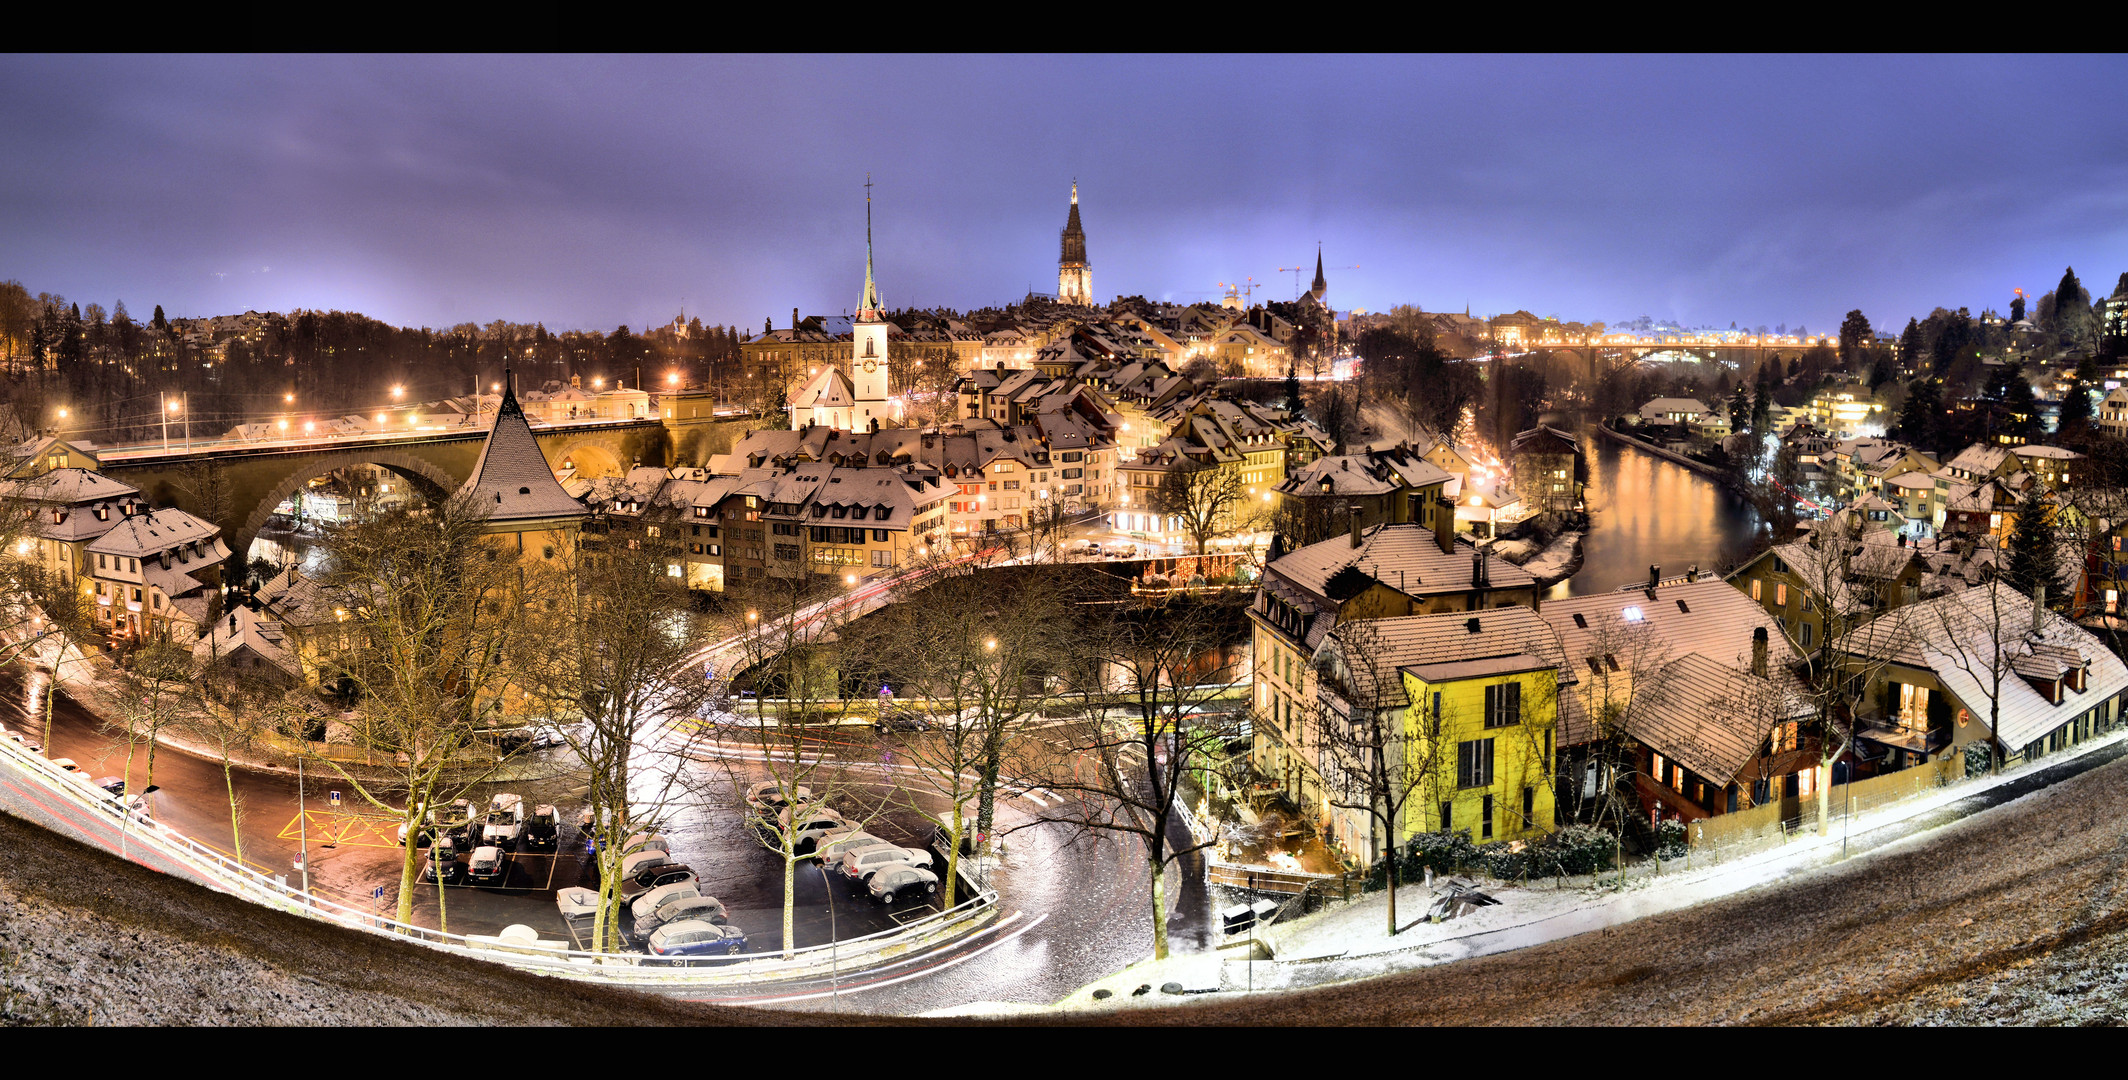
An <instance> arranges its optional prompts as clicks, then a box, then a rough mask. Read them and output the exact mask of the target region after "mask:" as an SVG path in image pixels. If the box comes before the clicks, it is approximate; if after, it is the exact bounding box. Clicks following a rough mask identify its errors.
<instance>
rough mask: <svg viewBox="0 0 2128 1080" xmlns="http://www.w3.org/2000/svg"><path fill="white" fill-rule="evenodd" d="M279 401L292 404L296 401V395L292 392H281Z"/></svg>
mask: <svg viewBox="0 0 2128 1080" xmlns="http://www.w3.org/2000/svg"><path fill="white" fill-rule="evenodd" d="M281 401H282V403H283V404H287V405H293V404H295V403H296V396H295V395H294V394H282V395H281Z"/></svg>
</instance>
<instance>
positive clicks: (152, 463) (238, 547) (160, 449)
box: [97, 413, 755, 559]
mask: <svg viewBox="0 0 2128 1080" xmlns="http://www.w3.org/2000/svg"><path fill="white" fill-rule="evenodd" d="M490 422H492V421H490ZM754 424H755V421H754V419H753V418H752V417H750V416H748V415H745V414H743V413H741V414H736V415H733V414H726V415H721V416H715V415H713V416H707V417H701V418H687V419H676V420H666V419H659V418H656V417H652V418H649V419H628V420H581V421H569V422H563V423H559V424H540V425H536V426H534V427H533V429H532V434H533V437H534V438H535V439H537V440H538V442H539V448H540V451H541V452H542V453H544V454H545V455H546V457H547V463H548V465H549V466H550V467H552V468H554V469H555V471H556V472H560V471H562V470H563V469H564V468H568V469H573V470H575V472H576V474H577V475H578V476H583V477H600V476H619V475H621V474H623V473H625V472H627V471H628V469H629V468H630V467H632V466H634V465H635V464H637V463H641V464H645V465H658V466H665V465H669V464H672V462H671V461H670V460H669V459H668V443H667V442H666V439H665V438H664V435H665V434H666V433H668V432H669V433H670V434H671V436H672V443H671V444H670V445H671V446H673V447H679V446H680V445H681V444H682V440H683V438H692V440H693V441H692V443H691V446H690V453H689V457H690V458H691V459H693V460H695V461H707V460H708V459H709V457H710V456H711V455H715V454H725V453H730V452H731V448H732V444H733V443H734V442H736V441H738V439H739V437H740V436H741V435H743V434H745V432H746V431H747V430H748V429H749V428H751V427H752V426H754ZM487 437H488V424H486V423H482V424H462V425H454V426H451V427H447V428H432V429H430V430H426V431H422V430H414V431H403V432H381V431H380V432H369V433H360V434H347V435H331V436H315V437H308V436H307V437H303V438H294V439H264V440H253V441H246V440H241V439H215V440H210V441H202V440H197V439H195V440H193V441H192V443H191V445H190V446H186V445H184V444H183V443H182V442H176V441H173V442H172V443H171V444H170V446H169V447H168V448H167V449H165V448H164V446H163V444H162V443H161V442H160V441H158V442H156V443H153V444H150V445H141V446H115V447H108V448H99V450H98V453H97V458H98V459H99V460H100V461H101V462H102V465H101V468H100V470H99V471H101V472H103V473H104V474H105V475H107V476H110V477H111V478H113V479H116V480H121V481H124V482H125V483H128V484H131V485H133V486H134V487H136V488H139V489H140V491H141V494H142V496H143V497H145V498H146V499H147V500H148V501H149V503H150V505H154V506H176V507H178V508H179V509H181V510H184V511H186V512H188V513H193V514H198V515H199V516H201V517H203V518H207V519H208V520H211V521H213V522H214V523H215V524H217V525H220V526H221V527H222V535H223V536H224V538H225V539H226V540H227V541H228V543H229V549H230V550H231V551H232V552H234V553H236V556H237V558H239V559H245V558H249V557H250V554H249V553H250V550H251V542H252V540H253V539H255V538H256V537H257V536H258V534H259V530H261V529H263V528H265V527H266V523H267V522H268V521H269V520H271V519H272V517H273V512H274V508H275V507H277V506H279V505H280V504H281V503H282V502H283V501H285V500H287V499H289V498H291V497H293V496H295V495H297V494H298V493H300V492H301V491H302V490H303V488H304V486H305V484H307V483H308V482H309V480H310V479H311V478H312V477H316V476H323V475H325V474H326V473H329V472H332V471H333V470H335V469H343V468H347V467H349V466H354V465H374V466H377V467H379V468H382V469H386V470H389V471H390V472H392V473H394V474H395V475H397V476H400V477H402V478H404V479H405V480H406V482H407V483H409V484H411V485H412V486H413V487H414V488H415V489H416V490H417V491H420V492H421V493H423V494H424V495H428V496H432V497H433V496H439V495H445V494H448V493H450V492H452V491H455V490H457V489H458V487H459V486H460V485H462V484H464V483H465V481H466V478H467V477H469V476H471V475H472V473H473V465H474V463H475V462H477V461H478V460H480V449H481V447H482V446H483V445H484V444H485V443H486V442H487Z"/></svg>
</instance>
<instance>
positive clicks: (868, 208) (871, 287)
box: [857, 173, 881, 322]
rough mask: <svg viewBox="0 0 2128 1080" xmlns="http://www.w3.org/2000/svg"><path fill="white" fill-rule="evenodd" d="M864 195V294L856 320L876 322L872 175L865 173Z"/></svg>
mask: <svg viewBox="0 0 2128 1080" xmlns="http://www.w3.org/2000/svg"><path fill="white" fill-rule="evenodd" d="M864 186H865V196H864V296H863V297H862V298H860V299H859V300H858V301H857V321H858V322H878V321H879V320H880V318H881V316H880V311H881V304H880V302H879V286H877V285H875V284H873V283H872V176H871V174H870V173H867V174H865V182H864Z"/></svg>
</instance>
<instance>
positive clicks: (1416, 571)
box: [1268, 523, 1537, 598]
mask: <svg viewBox="0 0 2128 1080" xmlns="http://www.w3.org/2000/svg"><path fill="white" fill-rule="evenodd" d="M1451 548H1452V550H1451V551H1449V552H1445V553H1444V552H1443V551H1442V550H1441V548H1440V545H1439V543H1438V542H1437V541H1436V540H1435V539H1434V533H1433V530H1432V529H1429V528H1427V527H1425V526H1423V525H1414V524H1409V523H1406V524H1388V525H1377V526H1375V527H1374V528H1372V529H1369V530H1367V532H1366V533H1365V535H1363V536H1362V537H1361V540H1360V546H1359V547H1356V548H1355V547H1353V546H1352V541H1351V538H1350V537H1349V536H1334V537H1331V538H1330V539H1328V540H1324V541H1321V542H1320V543H1314V544H1309V545H1308V546H1307V547H1304V548H1301V549H1299V550H1297V551H1294V552H1292V553H1290V554H1288V555H1286V556H1284V557H1283V558H1280V559H1279V560H1277V561H1276V562H1273V563H1272V564H1271V565H1270V566H1269V567H1268V569H1269V570H1271V571H1273V572H1275V573H1276V574H1278V575H1279V576H1280V577H1283V578H1285V579H1286V580H1288V581H1291V582H1292V583H1293V584H1295V585H1298V586H1300V587H1301V588H1304V589H1307V590H1308V591H1310V592H1312V593H1314V594H1315V595H1317V596H1321V597H1326V598H1327V597H1328V596H1329V593H1328V591H1327V589H1328V586H1329V582H1330V579H1331V578H1333V577H1335V576H1337V574H1338V573H1339V572H1340V571H1343V570H1345V569H1347V568H1348V567H1349V568H1356V569H1358V570H1359V571H1360V572H1361V573H1363V574H1366V575H1367V576H1369V577H1371V578H1373V579H1374V580H1376V581H1379V582H1381V583H1382V584H1384V585H1387V586H1389V587H1390V588H1392V589H1395V590H1397V591H1399V592H1402V593H1404V594H1405V595H1407V596H1413V597H1423V596H1432V595H1436V594H1440V593H1460V592H1467V591H1469V590H1470V589H1471V588H1472V584H1471V567H1472V563H1473V556H1475V555H1477V554H1478V549H1477V548H1475V547H1473V546H1471V545H1470V544H1469V543H1466V542H1464V541H1462V540H1456V541H1454V542H1453V544H1452V545H1451ZM1484 558H1485V565H1486V574H1487V578H1488V581H1487V586H1486V587H1487V588H1489V589H1527V588H1530V587H1532V586H1534V585H1535V584H1536V583H1537V579H1535V578H1533V577H1531V576H1530V575H1529V572H1528V571H1526V570H1524V569H1522V568H1521V567H1519V566H1516V565H1515V564H1514V563H1511V562H1508V561H1507V560H1506V559H1502V558H1499V557H1498V556H1494V555H1486V556H1484Z"/></svg>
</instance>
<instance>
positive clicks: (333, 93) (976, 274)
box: [0, 56, 2128, 332]
mask: <svg viewBox="0 0 2128 1080" xmlns="http://www.w3.org/2000/svg"><path fill="white" fill-rule="evenodd" d="M9 67H10V71H9V73H8V74H6V75H0V87H4V88H5V91H6V92H5V93H0V100H4V101H5V102H7V104H5V105H0V109H4V110H5V112H4V113H0V115H4V116H6V118H7V119H6V124H7V128H8V130H9V131H10V132H11V133H13V134H15V135H16V137H17V139H18V141H20V142H26V143H34V144H36V145H40V146H43V147H45V148H46V150H45V152H43V153H40V154H37V155H21V156H18V157H17V158H16V159H15V160H14V162H13V163H12V164H10V165H9V166H6V167H5V168H4V170H0V177H4V180H0V183H4V184H5V189H6V191H7V192H8V195H9V197H8V199H7V204H8V206H9V207H10V209H9V210H8V211H7V212H6V216H5V218H4V219H0V220H4V221H5V222H6V227H7V229H8V233H9V235H10V236H11V237H12V238H13V239H14V240H15V243H14V245H13V248H14V250H13V254H14V256H15V258H14V260H12V262H11V265H10V266H8V267H7V268H6V269H5V271H0V272H4V273H6V274H7V275H8V276H11V277H16V278H18V279H20V280H22V281H23V282H24V284H25V285H27V286H28V287H29V288H30V289H31V290H32V291H33V292H35V291H49V292H57V293H61V294H64V295H66V296H68V297H69V298H70V299H74V300H77V301H78V302H82V303H87V302H90V301H95V302H98V303H102V304H105V305H106V306H109V305H110V304H111V303H112V302H113V301H115V300H119V299H123V300H125V301H126V302H127V304H128V306H129V307H131V308H133V309H135V310H136V314H140V315H142V316H144V315H145V312H146V310H147V309H148V308H149V307H151V306H152V305H155V304H161V305H163V306H164V307H165V308H166V310H167V311H169V313H170V314H171V315H173V316H177V315H209V314H220V313H229V312H236V311H242V310H245V309H249V308H256V309H260V310H290V309H294V308H319V309H333V308H337V309H341V310H353V311H361V312H363V313H365V314H369V315H372V316H374V317H377V318H381V319H384V320H386V321H388V322H392V323H395V324H401V325H409V326H418V325H430V326H439V327H440V326H448V325H452V324H455V323H459V322H467V321H472V322H481V323H485V322H488V321H491V320H494V319H505V320H509V321H514V322H534V321H543V322H545V323H546V324H547V325H548V326H549V327H550V328H552V329H556V330H560V329H569V328H582V329H601V330H610V329H611V328H612V327H613V326H614V325H616V324H621V323H626V324H629V325H632V326H638V327H640V326H642V325H644V324H646V323H648V324H653V325H654V324H656V323H660V322H663V321H665V320H667V319H669V318H670V317H671V315H672V314H673V313H674V312H675V311H677V310H678V309H679V308H680V307H681V305H682V304H683V303H684V304H685V306H686V308H687V310H688V312H689V313H690V314H699V315H701V316H702V317H704V319H705V321H708V322H714V323H718V324H726V325H737V326H739V327H740V328H741V329H742V330H748V331H751V330H754V329H757V328H758V327H759V326H760V324H761V322H762V320H763V318H764V317H766V318H771V319H774V320H775V321H776V323H777V325H785V323H786V320H787V318H788V313H789V310H790V308H791V307H793V306H796V307H799V308H801V309H802V311H803V312H804V313H805V314H815V313H830V314H832V313H839V312H842V311H844V310H846V309H848V308H849V307H850V306H851V304H852V303H853V302H854V300H853V298H854V296H855V293H856V291H857V284H856V282H857V275H858V273H859V271H860V267H859V265H858V264H859V263H860V261H861V260H862V257H863V250H862V249H863V212H864V206H863V203H864V199H863V187H862V184H863V182H864V178H865V174H866V173H867V172H868V171H869V172H870V173H871V174H872V175H873V177H874V179H875V181H876V182H877V185H878V186H877V188H876V189H875V190H876V195H877V206H876V208H877V210H878V214H877V253H878V254H877V257H878V267H879V277H880V287H881V290H882V293H883V296H884V299H885V302H886V303H887V304H888V305H889V306H890V307H895V308H899V307H904V306H923V307H934V306H946V307H953V308H960V309H970V308H976V307H981V306H986V305H998V304H1004V303H1008V302H1011V301H1013V300H1016V299H1018V298H1019V297H1020V296H1021V295H1023V294H1024V293H1025V292H1026V291H1028V290H1029V289H1030V288H1032V289H1033V290H1035V291H1038V292H1047V291H1050V290H1052V289H1053V288H1054V278H1053V275H1054V273H1055V260H1056V244H1057V234H1058V231H1059V230H1060V229H1061V227H1062V226H1063V224H1064V218H1065V214H1066V211H1067V208H1068V194H1069V190H1070V186H1071V184H1072V182H1073V181H1074V179H1076V180H1077V181H1078V183H1079V185H1080V188H1081V192H1082V208H1083V212H1084V215H1085V220H1086V233H1087V246H1088V252H1089V262H1090V264H1091V265H1092V267H1093V269H1094V271H1095V272H1096V273H1097V274H1098V275H1099V277H1100V279H1101V280H1100V283H1099V284H1098V286H1097V292H1098V295H1097V299H1099V300H1103V301H1105V300H1106V299H1107V298H1108V297H1110V296H1115V295H1131V294H1142V295H1145V296H1148V297H1149V298H1152V299H1156V300H1172V301H1175V302H1181V303H1189V302H1195V301H1200V300H1216V299H1217V298H1218V296H1219V294H1220V291H1221V290H1220V289H1219V286H1218V283H1220V282H1239V281H1242V280H1243V279H1245V278H1253V279H1254V280H1255V282H1256V285H1257V290H1256V297H1257V298H1258V299H1265V298H1269V299H1290V298H1291V297H1292V296H1293V294H1294V292H1295V291H1296V286H1301V285H1305V280H1302V281H1298V282H1296V281H1294V280H1291V279H1292V278H1293V277H1294V275H1292V274H1290V273H1280V272H1279V270H1280V268H1282V267H1289V266H1295V265H1304V264H1306V265H1312V264H1309V262H1308V260H1309V259H1310V258H1311V257H1312V256H1313V255H1314V254H1315V245H1316V244H1317V243H1318V242H1320V243H1321V244H1322V245H1323V251H1324V253H1325V258H1326V263H1327V265H1328V266H1329V267H1331V268H1332V269H1331V270H1330V272H1329V277H1330V289H1331V295H1332V302H1333V303H1334V304H1335V305H1336V306H1338V307H1339V308H1341V309H1345V308H1352V307H1361V308H1366V309H1370V310H1381V309H1384V308H1386V307H1388V306H1390V305H1392V304H1398V303H1416V304H1419V305H1422V306H1423V307H1425V308H1426V309H1428V310H1455V311H1460V310H1463V309H1464V307H1465V306H1466V305H1468V306H1469V307H1470V308H1471V309H1472V310H1473V311H1475V312H1477V313H1478V314H1481V315H1483V314H1488V313H1504V312H1508V311H1513V310H1516V309H1518V308H1525V309H1528V310H1530V311H1532V312H1534V313H1536V314H1538V315H1551V314H1557V315H1559V316H1561V317H1562V318H1565V319H1568V320H1581V321H1591V320H1603V321H1606V322H1613V323H1615V322H1618V321H1621V320H1625V319H1630V318H1632V317H1634V316H1636V315H1640V314H1648V315H1652V316H1654V317H1655V318H1657V319H1659V320H1660V319H1675V320H1678V321H1681V322H1683V323H1685V324H1686V325H1701V324H1711V325H1717V326H1726V325H1727V324H1728V323H1730V322H1732V321H1734V322H1737V323H1739V324H1740V325H1743V326H1747V327H1748V326H1752V325H1755V324H1765V325H1768V326H1772V325H1778V324H1783V323H1785V324H1787V325H1789V326H1791V327H1793V326H1796V325H1808V326H1810V327H1812V328H1813V329H1815V330H1818V331H1819V332H1825V331H1827V330H1829V329H1831V328H1832V327H1833V326H1834V325H1836V324H1837V321H1838V319H1839V317H1840V316H1841V315H1842V314H1843V313H1844V312H1845V311H1846V310H1848V309H1849V308H1851V307H1860V308H1861V309H1862V310H1863V311H1864V312H1865V313H1867V314H1869V315H1870V317H1871V319H1872V320H1873V321H1874V322H1875V323H1876V324H1877V326H1878V327H1879V329H1895V328H1896V326H1897V325H1900V324H1903V323H1904V321H1905V319H1906V318H1907V317H1909V316H1919V315H1925V314H1926V313H1927V312H1928V311H1929V310H1930V309H1931V308H1933V307H1935V306H1937V305H1944V306H1949V307H1953V308H1955V307H1958V306H1967V307H1970V308H1971V309H1972V310H1974V311H1975V312H1977V311H1979V310H1981V309H1982V308H1983V307H1994V308H1996V309H1997V310H2002V309H2004V308H2006V306H2007V304H2008V301H2009V297H2010V295H2011V290H2012V289H2015V288H2023V289H2025V291H2026V292H2027V293H2028V294H2029V295H2034V296H2036V295H2038V294H2040V293H2043V292H2045V291H2046V290H2047V289H2048V288H2049V287H2051V285H2052V284H2053V282H2054V281H2055V280H2056V279H2058V278H2059V277H2060V275H2061V271H2062V268H2063V267H2064V266H2067V265H2073V266H2076V267H2077V269H2078V272H2079V275H2080V276H2081V277H2082V278H2083V279H2084V281H2085V282H2086V284H2087V287H2089V288H2091V289H2092V291H2093V292H2094V293H2095V294H2097V295H2104V293H2105V292H2108V291H2110V285H2111V282H2112V280H2113V279H2114V277H2115V276H2116V274H2117V273H2118V272H2119V271H2120V270H2121V269H2124V268H2128V230H2124V229H2123V228H2121V227H2119V226H2117V225H2113V224H2111V223H2112V222H2116V221H2119V220H2122V214H2121V213H2120V211H2121V210H2122V209H2124V208H2128V207H2124V206H2123V203H2124V202H2128V195H2122V194H2121V192H2123V191H2128V186H2124V185H2123V184H2122V183H2121V182H2120V181H2121V180H2122V179H2123V177H2124V176H2128V155H2124V153H2123V152H2122V151H2120V150H2119V149H2118V148H2114V147H2110V146H2108V145H2106V144H2104V143H2103V142H2102V141H2100V140H2092V139H2088V138H2082V137H2081V136H2080V135H2079V134H2078V133H2079V132H2080V131H2082V130H2088V129H2089V128H2090V127H2091V126H2092V125H2094V124H2097V123H2101V122H2102V117H2103V116H2104V115H2106V114H2108V113H2110V112H2111V111H2113V110H2115V109H2117V108H2118V107H2119V106H2121V105H2122V104H2124V102H2123V97H2124V91H2123V89H2122V87H2124V86H2128V80H2123V79H2121V78H2120V77H2119V76H2120V75H2121V74H2122V73H2123V64H2122V62H2121V61H2119V60H2118V59H2115V58H2104V57H2092V58H2046V59H2044V60H2033V59H2025V58H1957V57H1954V58H1919V57H1835V58H1748V59H1735V58H1695V57H1662V58H1637V57H1562V58H1547V57H1514V58H1480V57H1452V58H1423V57H1421V58H1325V57H1277V58H1249V59H1234V60H1228V59H1222V58H1203V57H1191V58H1181V59H1175V58H1154V57H1097V58H1083V57H1082V58H1055V57H1030V58H1006V59H998V58H988V57H911V56H904V57H892V58H886V59H884V60H881V61H879V62H878V64H877V65H874V66H870V67H868V68H867V69H866V71H867V72H869V73H870V74H868V75H856V74H852V73H850V71H849V70H848V69H847V66H846V65H840V64H838V63H837V62H836V61H834V60H833V59H832V58H830V59H815V58H804V57H763V56H748V57H738V58H674V57H629V58H600V57H563V58H554V57H464V58H454V57H413V58H407V57H386V58H369V57H331V58H301V59H297V58H281V57H234V58H226V57H177V58H159V57H121V58H104V57H87V58H82V57H30V58H18V62H16V63H14V64H11V65H9ZM528 69H529V70H528ZM1479 84H1487V88H1486V89H1483V90H1473V89H1471V88H1472V87H1473V86H1476V85H1479ZM1059 87H1066V88H1068V92H1067V93H1066V94H1064V96H1063V97H1059V96H1058V93H1059V91H1058V88H1059ZM1252 99H1253V100H1252ZM823 118H825V122H823ZM1289 132H1298V133H1299V134H1297V135H1295V136H1294V137H1293V138H1292V140H1291V144H1290V145H1288V144H1286V142H1285V141H1284V139H1283V137H1282V136H1283V134H1284V133H1289ZM1975 132H1980V133H1986V134H1985V135H1984V136H1983V137H1979V138H1976V137H1975V134H1974V133H1975ZM2028 207H2046V208H2047V209H2046V210H2044V211H2041V210H2028V209H2026V208H2028ZM1355 264H1356V265H1357V266H1358V267H1359V269H1356V270H1355V269H1338V268H1340V267H1351V266H1354V265H1355ZM1306 276H1307V275H1306V274H1305V273H1303V274H1302V275H1300V277H1301V278H1303V279H1305V277H1306Z"/></svg>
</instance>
